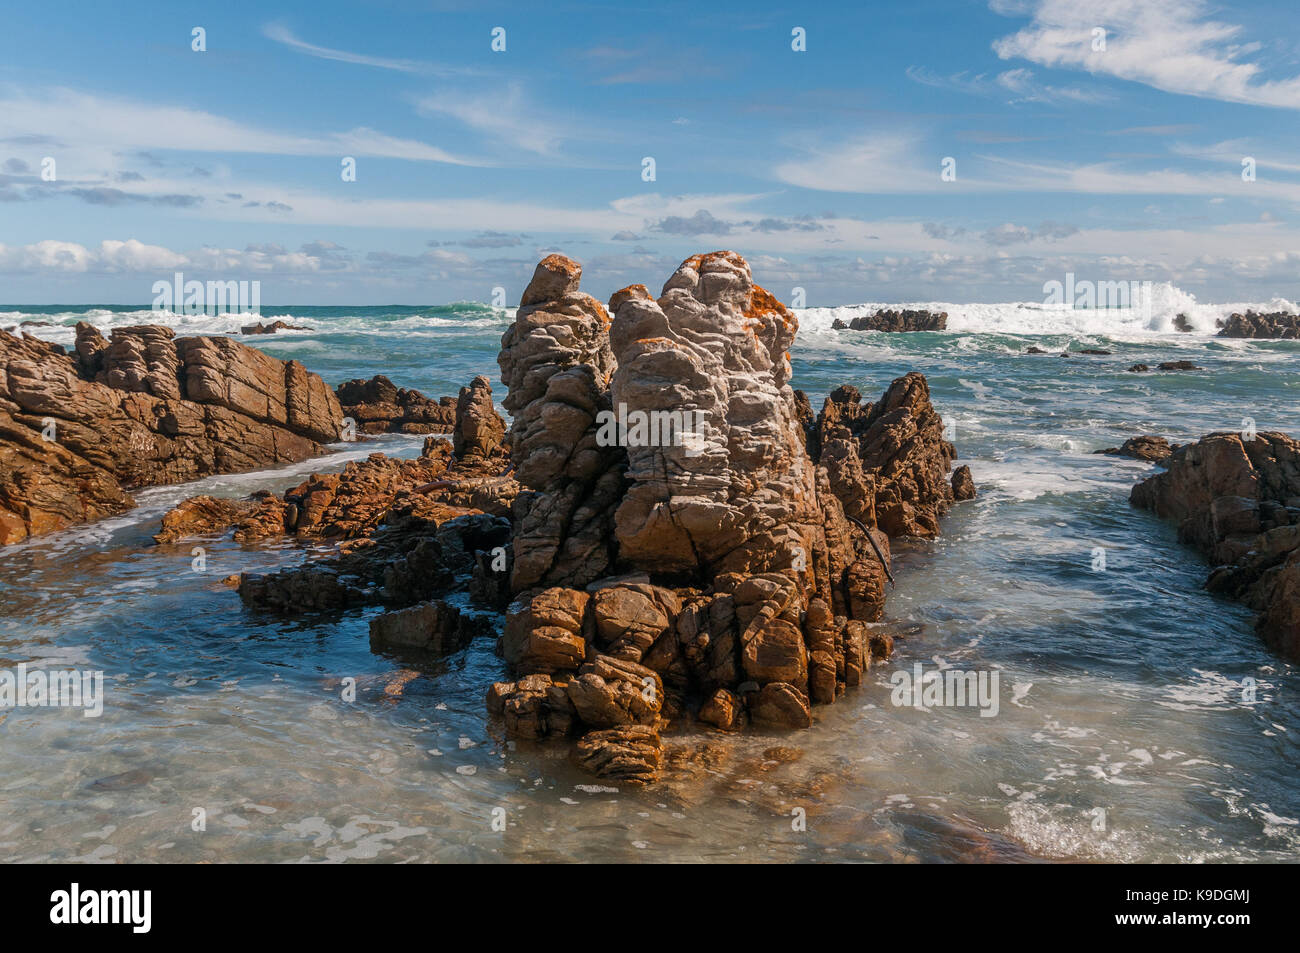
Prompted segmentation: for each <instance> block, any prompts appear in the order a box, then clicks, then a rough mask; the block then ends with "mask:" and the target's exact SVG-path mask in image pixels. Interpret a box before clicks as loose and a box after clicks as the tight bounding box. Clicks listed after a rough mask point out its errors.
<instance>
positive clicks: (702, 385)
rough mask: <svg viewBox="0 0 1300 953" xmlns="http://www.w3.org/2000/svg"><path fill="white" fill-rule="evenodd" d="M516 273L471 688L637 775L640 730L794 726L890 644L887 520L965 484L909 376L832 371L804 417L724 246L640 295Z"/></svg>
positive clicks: (645, 755) (854, 680)
mask: <svg viewBox="0 0 1300 953" xmlns="http://www.w3.org/2000/svg"><path fill="white" fill-rule="evenodd" d="M580 277H581V269H580V267H579V266H578V264H577V263H576V262H573V261H571V260H570V259H567V258H563V257H562V256H558V255H553V256H551V257H549V258H547V259H546V260H544V261H543V262H542V263H541V264H540V265H539V266H538V268H537V271H536V273H535V274H534V277H533V280H532V282H531V283H530V284H529V286H528V288H527V289H526V290H525V292H524V295H523V299H522V301H521V306H520V309H519V311H518V313H517V316H516V320H515V323H514V325H513V326H512V327H511V328H510V329H509V330H508V331H507V333H506V334H505V336H504V337H503V339H502V353H501V357H500V361H499V362H500V365H501V369H502V380H503V381H504V382H505V383H506V384H507V386H508V387H509V394H508V396H507V397H506V400H505V406H506V408H507V409H508V410H509V411H510V412H511V413H512V414H513V416H514V420H513V424H512V426H511V431H510V434H509V436H508V443H509V446H510V452H511V457H512V459H513V460H514V461H515V468H516V474H517V476H518V479H519V482H520V483H521V484H523V485H524V486H525V487H527V490H526V492H524V493H521V494H520V496H519V497H518V498H517V499H516V501H515V513H514V540H513V546H514V568H513V574H512V577H511V589H512V591H513V592H514V593H515V598H514V601H513V602H512V603H511V605H510V607H509V609H508V611H507V616H506V625H505V632H504V635H503V636H502V640H501V649H502V654H503V656H504V658H505V659H506V661H507V662H508V663H509V664H510V666H511V668H512V669H513V671H514V672H515V673H516V674H517V676H518V677H517V679H516V680H515V681H513V682H500V683H497V684H496V685H494V686H493V688H492V690H491V692H490V693H489V699H488V704H489V709H490V710H491V711H492V712H493V713H495V714H498V715H500V716H501V717H502V719H503V725H504V727H505V730H506V732H507V734H508V735H510V736H512V737H520V738H530V739H532V738H542V737H554V736H565V735H568V734H569V733H570V732H575V731H576V732H578V733H580V734H581V735H582V737H581V740H580V741H579V742H578V744H577V747H576V749H575V755H576V757H577V759H578V761H579V763H580V764H582V765H583V766H585V767H587V768H588V769H589V770H592V771H594V772H595V773H597V774H600V775H601V776H603V777H608V778H617V779H619V780H624V781H628V782H634V783H635V782H644V781H646V780H649V779H650V778H651V777H653V775H654V773H655V771H656V770H657V768H658V765H659V762H660V759H661V754H662V748H661V745H660V742H659V738H658V731H659V730H660V729H661V728H663V727H664V726H666V725H668V724H670V723H673V722H678V721H689V720H691V719H692V718H694V719H697V720H699V721H701V722H705V723H708V724H712V725H714V726H716V727H718V728H721V729H724V730H732V729H735V728H738V727H741V726H742V725H744V724H747V723H752V724H754V725H757V726H760V727H765V728H774V729H786V728H791V727H807V726H808V725H809V724H810V723H811V720H812V714H811V712H812V709H811V706H812V705H814V704H825V703H829V702H833V701H834V700H835V699H836V698H837V697H838V696H840V695H841V694H843V692H844V691H845V690H846V689H847V688H848V687H852V686H855V685H857V684H859V683H860V681H861V680H862V678H863V676H864V673H865V671H866V669H867V668H868V667H869V666H870V664H871V660H872V658H873V657H874V658H880V657H883V656H885V655H887V654H888V652H889V649H890V646H891V642H890V640H889V639H888V638H887V637H886V636H884V635H883V634H879V633H876V632H874V631H873V630H872V629H871V628H869V626H870V623H872V622H875V621H876V620H878V619H879V618H880V616H881V613H882V611H883V606H884V600H885V586H886V581H887V579H888V578H889V567H888V559H889V555H888V554H889V539H890V537H891V536H901V535H918V536H926V537H933V536H934V535H936V534H937V533H938V532H939V524H938V519H939V517H940V516H941V515H942V514H943V513H944V512H945V511H946V510H947V508H948V507H949V506H950V505H951V503H952V501H953V500H954V485H956V486H957V487H959V490H960V494H961V495H962V497H963V498H969V496H971V495H973V492H974V485H973V481H971V480H970V474H969V470H966V469H965V468H963V469H962V471H961V472H959V473H958V474H956V475H954V477H953V478H952V479H951V480H950V477H949V472H948V471H949V468H950V466H951V462H952V460H953V458H954V457H955V455H956V454H955V451H954V449H953V447H952V445H951V444H949V443H948V442H947V441H945V440H944V439H943V436H942V421H941V420H940V418H939V416H938V414H936V413H935V411H934V408H933V407H932V406H931V404H930V400H929V391H928V388H927V386H926V383H925V379H924V378H923V377H922V376H921V375H919V374H909V375H907V376H905V377H903V378H900V379H898V380H897V381H895V382H894V383H893V384H892V385H891V386H890V388H889V390H888V391H887V392H886V394H885V396H884V397H883V398H882V399H881V400H880V401H879V402H878V403H874V404H872V403H868V404H863V403H862V401H861V397H860V395H859V393H858V392H857V391H856V390H855V389H854V388H852V387H842V388H840V389H838V390H837V391H835V392H834V393H833V394H832V395H831V396H830V397H829V398H828V399H827V400H826V403H825V406H824V407H823V409H822V411H821V413H820V414H819V415H816V416H815V417H814V415H813V413H812V409H811V407H810V406H809V404H808V400H807V398H806V397H805V396H804V395H803V394H801V393H799V392H796V391H794V390H792V389H791V387H790V384H789V377H790V365H789V354H788V348H789V347H790V346H791V344H792V343H793V341H794V337H795V332H796V331H797V329H798V324H797V321H796V319H795V317H794V315H793V314H792V313H791V312H790V311H789V310H788V309H787V308H786V307H785V306H784V305H782V304H781V303H780V302H779V301H777V300H776V299H775V298H774V297H772V295H770V294H769V293H768V292H766V291H764V290H763V289H762V288H760V287H759V286H757V285H755V284H754V283H753V281H752V278H751V277H750V271H749V266H748V264H747V263H746V262H745V260H744V259H743V258H741V257H740V256H739V255H736V254H735V253H733V252H715V253H712V254H708V255H699V256H695V257H693V258H690V259H687V260H686V261H685V262H683V263H682V265H681V266H680V267H679V268H678V269H677V271H676V272H675V273H674V274H673V275H672V276H671V277H670V278H669V279H668V281H667V283H666V284H665V285H664V288H663V291H662V293H661V294H660V295H659V297H658V298H654V297H653V296H652V295H651V294H650V293H649V292H648V291H647V290H646V288H645V287H644V286H641V285H634V286H631V287H629V288H625V289H623V290H621V291H619V292H616V293H615V294H614V295H613V297H612V298H611V299H610V304H609V311H610V312H612V313H613V314H614V317H613V319H612V321H611V320H610V318H609V317H608V313H607V312H606V309H605V308H603V307H602V306H601V305H600V304H599V302H596V301H595V300H594V299H592V298H590V297H588V296H587V295H584V294H582V293H581V292H580V291H579V290H578V286H579V280H580Z"/></svg>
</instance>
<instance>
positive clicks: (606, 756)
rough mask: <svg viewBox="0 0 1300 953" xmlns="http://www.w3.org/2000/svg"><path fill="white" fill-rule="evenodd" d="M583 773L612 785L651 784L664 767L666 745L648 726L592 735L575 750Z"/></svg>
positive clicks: (606, 730)
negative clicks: (614, 783) (623, 783)
mask: <svg viewBox="0 0 1300 953" xmlns="http://www.w3.org/2000/svg"><path fill="white" fill-rule="evenodd" d="M575 757H576V760H577V762H578V764H579V766H580V767H582V768H583V770H585V771H588V772H590V773H591V774H594V775H596V776H597V777H599V778H605V779H607V780H610V781H619V782H626V783H628V784H633V785H641V784H649V783H650V782H651V781H653V780H654V779H655V776H656V775H657V774H658V773H659V769H660V766H661V765H662V764H663V742H662V741H660V740H659V733H658V732H656V731H655V730H654V729H653V728H650V727H648V726H646V725H625V726H623V727H621V728H607V729H604V730H602V731H589V732H587V734H585V735H583V736H582V739H581V740H580V741H579V742H578V744H577V747H576V749H575Z"/></svg>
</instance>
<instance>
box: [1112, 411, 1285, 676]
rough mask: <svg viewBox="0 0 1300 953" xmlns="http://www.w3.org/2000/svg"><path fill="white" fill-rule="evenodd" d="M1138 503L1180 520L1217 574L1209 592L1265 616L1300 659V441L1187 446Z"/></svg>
mask: <svg viewBox="0 0 1300 953" xmlns="http://www.w3.org/2000/svg"><path fill="white" fill-rule="evenodd" d="M1168 467H1169V468H1168V470H1167V471H1166V472H1164V473H1158V474H1156V475H1155V476H1153V477H1150V478H1149V479H1147V480H1144V481H1143V482H1141V483H1139V484H1138V485H1137V486H1135V487H1134V488H1133V492H1132V494H1131V496H1130V500H1131V502H1132V503H1133V504H1134V505H1136V506H1140V507H1142V508H1143V509H1148V510H1151V511H1152V512H1154V513H1155V514H1156V515H1157V516H1160V517H1163V518H1165V519H1169V520H1172V521H1173V522H1174V523H1175V524H1176V525H1177V526H1178V536H1179V539H1181V540H1182V541H1183V542H1185V543H1189V544H1190V545H1192V546H1195V547H1196V548H1197V549H1199V550H1200V551H1201V552H1202V553H1204V554H1205V555H1206V556H1207V557H1208V558H1209V560H1210V561H1211V563H1213V564H1214V566H1215V568H1214V570H1213V571H1212V572H1211V573H1210V576H1209V579H1208V580H1207V581H1206V584H1205V585H1206V588H1207V589H1209V590H1210V591H1212V592H1217V593H1221V594H1223V595H1225V596H1228V597H1230V598H1233V599H1236V600H1238V601H1240V602H1242V603H1244V604H1245V605H1247V606H1249V607H1250V608H1252V609H1255V610H1257V611H1258V612H1259V613H1260V614H1259V617H1258V623H1257V627H1258V629H1259V631H1260V633H1261V635H1262V636H1263V637H1264V639H1265V641H1266V642H1268V644H1269V645H1271V646H1272V647H1274V648H1275V649H1277V650H1278V651H1280V652H1282V653H1284V654H1286V655H1289V656H1291V657H1293V658H1294V657H1300V441H1296V440H1294V439H1292V438H1291V437H1288V436H1286V435H1285V434H1281V433H1259V434H1257V435H1256V436H1255V439H1253V440H1243V439H1242V436H1241V435H1240V434H1237V433H1214V434H1210V435H1209V436H1207V437H1202V438H1201V439H1200V440H1198V441H1197V442H1196V443H1192V444H1188V445H1186V446H1184V447H1180V448H1179V449H1178V450H1176V451H1175V452H1174V453H1173V455H1172V456H1171V457H1170V458H1169V462H1168Z"/></svg>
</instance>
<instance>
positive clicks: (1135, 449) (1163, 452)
mask: <svg viewBox="0 0 1300 953" xmlns="http://www.w3.org/2000/svg"><path fill="white" fill-rule="evenodd" d="M1177 449H1178V445H1177V444H1171V443H1170V442H1169V441H1168V440H1166V439H1165V438H1164V437H1156V436H1152V435H1151V434H1144V435H1142V436H1140V437H1129V439H1127V440H1125V441H1124V443H1123V444H1122V445H1121V446H1118V447H1109V448H1107V449H1105V450H1094V451H1093V453H1108V454H1110V455H1111V456H1117V457H1132V458H1133V459H1135V460H1147V461H1149V462H1151V463H1160V464H1163V463H1164V462H1165V461H1167V460H1168V459H1169V455H1170V454H1171V453H1173V452H1174V451H1175V450H1177Z"/></svg>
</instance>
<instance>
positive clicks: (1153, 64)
mask: <svg viewBox="0 0 1300 953" xmlns="http://www.w3.org/2000/svg"><path fill="white" fill-rule="evenodd" d="M991 6H992V8H993V9H994V10H995V11H997V12H998V13H1003V14H1006V15H1008V16H1018V15H1023V14H1024V13H1025V12H1026V11H1028V12H1029V13H1030V16H1031V22H1030V24H1029V25H1028V26H1026V27H1025V28H1023V29H1021V30H1020V31H1018V32H1016V33H1014V34H1012V35H1010V36H1007V37H1003V38H1001V39H999V40H997V41H996V42H995V43H994V44H993V49H994V50H995V51H996V52H997V54H998V56H1000V57H1002V58H1003V59H1012V58H1015V57H1019V58H1021V59H1026V60H1029V61H1030V62H1033V63H1038V64H1040V65H1042V66H1049V67H1057V68H1063V69H1080V70H1087V71H1088V72H1090V73H1094V74H1104V75H1109V76H1115V77H1117V78H1119V79H1124V80H1131V81H1133V82H1137V83H1144V84H1146V85H1148V86H1153V87H1155V88H1156V89H1161V90H1164V91H1165V92H1170V93H1179V94H1182V95H1187V96H1199V97H1202V98H1206V99H1219V100H1224V101H1226V102H1233V103H1249V104H1252V105H1257V106H1276V107H1279V108H1283V109H1300V77H1288V78H1285V79H1265V78H1263V77H1264V69H1263V67H1262V66H1261V65H1259V63H1256V62H1252V61H1251V60H1250V59H1249V58H1250V57H1252V56H1254V54H1257V53H1258V52H1259V51H1260V50H1261V48H1262V45H1261V44H1260V43H1259V42H1249V41H1247V39H1246V38H1245V37H1243V36H1242V33H1243V30H1242V27H1241V26H1239V25H1236V24H1232V23H1225V22H1222V21H1220V20H1214V19H1211V18H1210V11H1209V7H1208V6H1207V5H1206V4H1205V3H1203V2H1202V0H1161V2H1159V3H1150V2H1146V0H1029V2H1028V3H1025V2H1024V0H993V2H992V4H991ZM1097 28H1101V29H1104V30H1105V31H1106V35H1105V41H1106V42H1105V49H1094V43H1093V39H1094V33H1093V31H1094V30H1095V29H1097Z"/></svg>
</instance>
